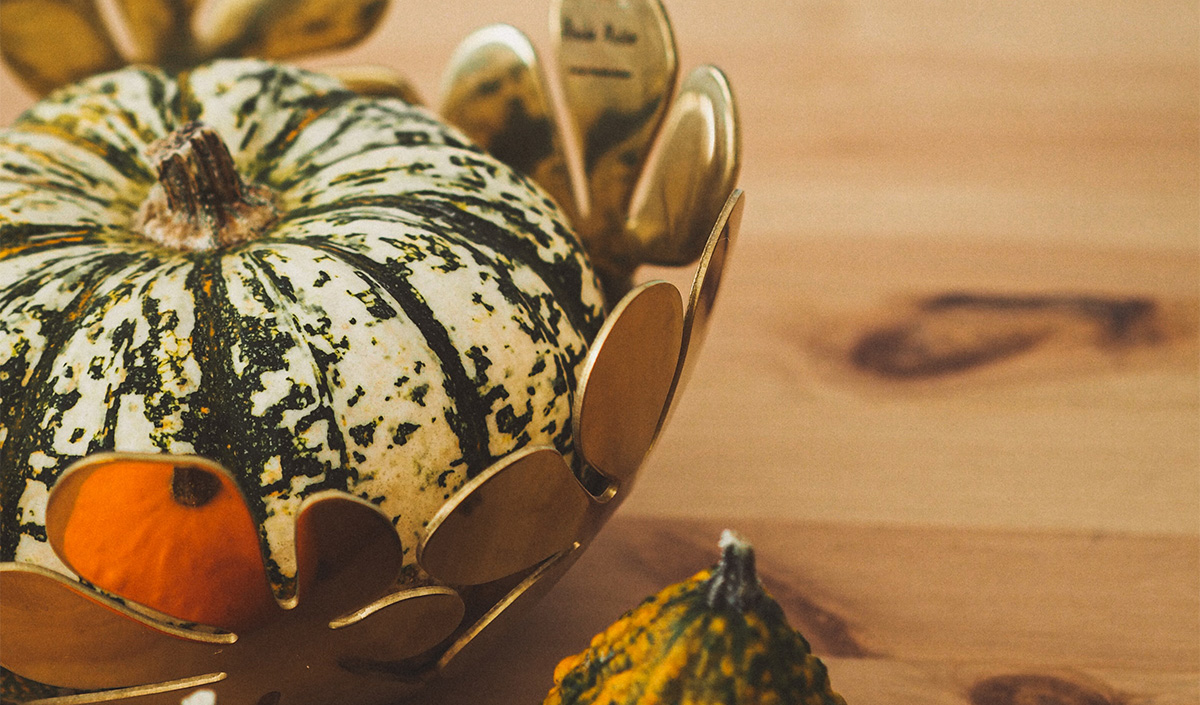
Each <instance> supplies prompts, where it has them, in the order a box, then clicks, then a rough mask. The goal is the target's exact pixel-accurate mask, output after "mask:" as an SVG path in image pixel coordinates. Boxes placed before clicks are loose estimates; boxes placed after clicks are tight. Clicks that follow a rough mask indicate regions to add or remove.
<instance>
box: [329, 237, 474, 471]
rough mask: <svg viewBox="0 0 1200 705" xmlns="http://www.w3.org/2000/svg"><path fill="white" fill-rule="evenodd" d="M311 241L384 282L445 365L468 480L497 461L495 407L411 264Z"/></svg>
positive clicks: (451, 417) (450, 415) (451, 418)
mask: <svg viewBox="0 0 1200 705" xmlns="http://www.w3.org/2000/svg"><path fill="white" fill-rule="evenodd" d="M308 244H309V246H310V247H314V248H316V249H319V250H321V251H323V252H327V253H329V254H331V255H333V256H335V257H337V258H339V259H341V260H342V261H344V262H346V263H348V264H350V265H352V266H354V267H356V268H357V269H359V270H360V271H361V274H360V276H362V277H363V278H364V280H365V281H367V282H368V283H375V284H378V285H380V286H382V287H383V289H384V290H385V291H387V292H388V294H389V295H390V296H391V297H392V299H394V300H395V301H396V302H397V303H398V304H399V305H400V308H401V309H402V310H403V311H404V315H405V316H407V317H408V319H409V320H410V321H411V322H412V323H413V325H414V326H416V327H417V329H418V330H419V331H420V332H421V335H422V337H423V338H424V339H425V343H426V345H427V346H429V349H430V350H431V351H432V352H433V354H434V355H435V356H436V357H437V359H438V360H439V362H440V363H441V365H442V369H443V372H444V373H445V382H444V387H445V389H446V393H447V394H448V395H449V396H450V398H451V399H453V400H454V409H453V410H447V412H446V422H447V423H448V424H449V426H450V428H451V429H453V431H454V433H455V435H456V436H458V439H459V448H460V450H461V452H462V457H461V460H462V461H463V462H465V463H466V466H467V478H468V479H470V478H473V477H475V476H476V475H478V474H479V473H481V472H483V471H484V469H486V468H487V467H488V466H489V465H491V464H492V462H494V460H495V458H493V457H492V455H491V451H490V449H489V438H488V424H487V419H488V416H489V415H490V411H491V410H490V408H489V405H488V404H487V403H486V401H485V400H484V399H483V398H482V397H481V396H480V395H479V391H478V388H477V387H476V386H475V383H474V381H472V380H471V378H470V376H469V375H468V374H467V371H466V368H465V367H464V366H463V363H462V359H461V357H460V355H459V352H458V349H457V348H455V347H454V344H453V343H452V342H451V340H450V334H449V331H447V330H446V327H445V326H444V325H442V323H441V322H440V321H439V320H438V318H437V316H436V314H435V313H434V312H433V310H432V309H431V308H429V305H428V303H427V302H426V301H425V299H424V298H423V297H422V296H421V294H420V292H418V291H417V290H416V289H415V288H414V287H412V286H411V285H410V284H409V283H408V282H407V277H406V276H405V275H407V274H408V273H409V272H410V270H409V268H408V266H407V265H406V264H400V263H397V265H395V266H393V268H392V269H389V268H388V267H387V266H386V265H384V264H382V263H380V262H376V261H375V260H373V259H371V258H370V257H367V256H366V255H363V254H361V253H359V252H354V251H352V250H349V249H346V248H344V247H340V246H338V245H335V244H332V243H329V242H321V243H308ZM451 464H452V465H453V463H451ZM449 469H450V468H447V470H449Z"/></svg>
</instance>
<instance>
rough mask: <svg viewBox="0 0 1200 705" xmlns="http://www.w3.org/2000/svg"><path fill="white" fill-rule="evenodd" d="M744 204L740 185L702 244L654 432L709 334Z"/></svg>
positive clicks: (687, 378)
mask: <svg viewBox="0 0 1200 705" xmlns="http://www.w3.org/2000/svg"><path fill="white" fill-rule="evenodd" d="M745 206H746V199H745V194H744V193H743V192H742V190H741V189H734V191H733V193H731V194H729V198H727V199H726V200H725V207H724V208H722V209H721V213H720V215H719V216H717V222H716V223H714V224H713V228H712V232H711V233H710V234H709V237H708V243H707V244H706V245H705V246H704V253H703V254H701V255H700V264H699V266H698V267H697V268H696V276H695V279H694V280H693V281H692V289H691V292H690V294H689V295H688V306H687V315H686V316H685V317H684V319H683V346H682V348H681V349H680V352H679V365H678V367H677V368H676V369H675V379H674V380H673V381H672V382H671V392H670V394H668V395H667V400H666V402H665V403H664V405H663V413H662V418H660V419H659V422H658V431H656V432H655V435H656V436H657V435H658V433H660V432H662V429H663V427H664V426H665V425H666V423H667V419H668V418H669V416H670V413H671V408H672V407H673V406H674V405H675V398H676V397H677V396H678V395H679V392H680V391H681V390H682V389H683V387H684V386H686V385H687V382H688V380H689V379H690V378H691V375H692V370H693V369H694V368H695V366H696V360H697V358H698V353H699V352H700V348H701V347H702V346H703V345H704V339H705V337H706V336H707V334H708V321H709V318H710V317H711V316H712V311H713V307H714V306H715V305H716V303H717V294H718V293H720V289H721V280H722V279H723V278H724V275H725V266H726V265H727V264H728V262H729V255H730V252H731V251H732V250H733V246H734V243H735V242H737V234H738V229H739V228H740V227H741V223H742V211H743V210H744V209H745Z"/></svg>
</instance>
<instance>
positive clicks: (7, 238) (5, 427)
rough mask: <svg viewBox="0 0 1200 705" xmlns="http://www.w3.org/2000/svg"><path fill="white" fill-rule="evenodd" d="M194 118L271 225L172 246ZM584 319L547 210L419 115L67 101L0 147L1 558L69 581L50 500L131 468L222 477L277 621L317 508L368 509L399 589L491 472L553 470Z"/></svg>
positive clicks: (154, 93)
mask: <svg viewBox="0 0 1200 705" xmlns="http://www.w3.org/2000/svg"><path fill="white" fill-rule="evenodd" d="M192 121H199V122H201V123H203V124H204V125H207V126H208V128H206V130H204V131H203V134H204V135H207V136H208V137H211V135H212V134H215V135H216V136H218V137H219V138H220V139H221V140H222V141H223V142H224V144H225V145H228V152H229V154H231V158H232V164H233V167H234V169H235V170H236V172H237V173H238V174H240V176H241V178H242V180H243V183H242V185H241V186H240V187H239V188H240V189H241V190H240V191H239V194H240V196H241V197H242V201H243V202H245V203H250V204H251V206H254V205H255V204H259V205H263V204H265V207H266V208H267V209H268V210H269V213H268V214H267V215H265V216H263V217H261V218H257V219H255V218H254V217H247V218H246V219H245V221H246V224H245V227H243V228H242V229H241V230H240V231H238V230H237V229H236V228H235V229H234V231H233V234H232V235H229V236H222V237H209V238H208V239H207V240H206V239H205V238H203V237H198V236H196V234H195V233H194V232H190V231H189V230H188V227H189V226H187V224H186V222H185V224H184V225H178V222H182V221H180V218H181V217H182V216H179V214H178V213H174V211H172V210H171V209H172V208H175V206H177V205H178V204H177V203H175V201H177V200H178V199H179V198H180V195H179V194H180V193H181V191H180V190H179V189H178V188H172V187H170V182H169V178H175V179H177V180H178V179H179V178H183V181H185V182H186V181H187V180H188V178H191V177H180V176H179V175H178V174H176V175H175V177H169V175H168V172H169V170H170V168H171V167H170V166H169V164H168V162H169V160H168V159H163V160H160V161H159V162H158V163H157V164H156V163H155V162H154V160H152V159H151V157H150V156H149V155H151V154H152V153H162V150H164V149H168V148H171V146H172V142H173V141H175V142H178V141H179V140H180V139H182V138H181V137H180V135H181V134H183V133H184V132H185V131H184V130H183V129H182V128H183V127H184V126H185V125H186V124H190V123H191V122H192ZM197 134H198V133H197ZM169 136H170V139H166V138H168V137H169ZM194 136H195V134H193V135H192V137H193V138H194ZM206 138H207V137H206ZM164 145H166V146H165V147H164ZM202 161H203V160H202ZM160 181H162V182H163V183H160ZM193 181H195V180H194V179H193ZM200 181H203V179H200ZM189 183H191V182H189ZM192 185H193V186H194V185H195V184H194V183H193V184H192ZM177 186H178V184H177ZM185 186H186V184H185ZM201 186H203V184H201ZM209 186H210V187H211V184H210V185H209ZM218 190H219V189H218ZM206 198H208V197H207V196H204V197H201V198H199V200H198V201H197V203H199V204H200V205H201V206H205V204H207V203H209V201H207V200H205V199H206ZM192 205H193V206H194V205H195V203H193V204H192ZM210 205H211V204H210ZM242 205H244V203H243V204H242ZM235 206H236V207H235ZM205 207H207V206H205ZM240 207H241V206H240V205H237V204H235V205H227V207H226V206H222V208H224V210H219V209H218V210H219V212H218V211H213V212H209V211H204V210H202V211H201V212H199V214H198V215H197V214H196V213H193V214H192V218H193V219H197V218H198V219H199V221H197V222H200V221H203V222H207V223H210V224H211V222H212V220H213V218H216V219H217V220H222V219H224V218H227V217H228V218H232V219H234V220H239V219H241V218H242V215H240V214H239V213H240V212H235V211H237V209H238V208H240ZM222 214H224V215H222ZM183 221H187V219H186V218H183ZM188 222H190V221H188ZM222 222H224V221H222ZM239 222H240V221H239ZM172 223H175V225H172ZM177 225H178V227H176V226H177ZM227 230H228V229H226V230H221V231H220V232H227ZM602 319H603V302H602V297H601V293H600V291H599V288H598V286H597V284H596V281H595V277H594V275H593V273H592V271H591V268H590V265H589V264H588V262H587V259H586V257H585V255H584V253H583V252H582V251H581V249H580V247H579V245H578V242H577V240H576V238H575V236H574V235H573V233H572V232H571V231H570V230H569V228H568V227H567V225H566V224H565V223H564V221H563V218H562V216H561V215H560V213H559V211H558V209H557V208H556V207H555V205H554V204H553V203H552V202H551V201H550V200H549V199H548V198H547V196H546V195H545V194H544V193H543V192H542V191H540V190H539V189H538V188H537V187H536V186H535V185H533V184H532V183H531V182H530V181H529V180H527V179H526V178H524V177H522V176H519V175H517V174H516V173H515V172H513V171H512V170H510V169H508V168H507V167H505V166H504V165H503V164H501V163H500V162H498V161H496V160H495V159H493V158H491V157H489V156H488V155H486V154H484V153H482V152H481V151H480V150H479V149H477V148H476V147H474V146H472V145H470V144H469V143H468V142H467V141H466V139H465V138H464V137H463V136H462V135H461V134H460V133H458V132H456V131H455V130H453V129H452V128H448V127H446V126H445V125H442V124H440V123H439V122H438V121H437V120H436V119H434V118H433V117H431V116H430V115H429V114H428V113H427V112H425V111H424V110H422V109H420V108H417V107H414V106H411V105H408V104H405V103H402V102H400V101H397V100H392V99H368V98H363V97H360V96H358V95H355V94H354V93H352V92H350V91H348V90H346V89H345V88H344V87H343V86H342V85H341V84H340V83H338V82H337V81H336V80H334V79H332V78H329V77H325V76H322V75H318V74H314V73H309V72H305V71H301V70H299V69H295V68H289V67H282V66H279V65H274V64H269V63H265V62H261V61H254V60H236V61H234V60H230V61H221V62H216V63H213V64H211V65H207V66H204V67H201V68H197V69H195V70H193V71H191V72H188V73H185V74H182V75H180V76H178V77H174V76H168V75H166V74H164V73H162V72H161V71H159V70H157V69H145V68H129V69H124V70H121V71H118V72H115V73H112V74H106V75H101V76H97V77H94V78H91V79H88V80H86V81H84V82H82V83H80V84H76V85H74V86H70V87H67V88H64V89H61V90H60V91H58V92H56V93H54V94H52V95H51V96H50V97H48V98H47V99H46V100H44V101H42V102H41V103H39V104H38V105H36V106H35V107H33V108H32V109H31V110H29V111H28V112H27V113H26V114H25V115H23V116H22V117H21V118H20V119H19V120H18V122H17V123H16V124H15V125H14V126H13V127H12V128H11V129H8V130H6V131H4V132H2V133H0V474H2V482H3V495H2V497H3V500H2V503H3V506H2V508H0V509H2V527H0V560H3V561H18V562H27V563H33V564H39V565H42V566H45V567H48V568H51V569H55V570H61V571H67V568H66V566H65V565H63V564H62V563H61V562H60V560H59V558H58V557H57V556H56V555H55V553H54V552H53V551H52V550H51V549H50V547H49V545H48V543H47V538H46V530H45V526H44V507H45V503H46V498H47V494H48V492H49V491H50V489H51V488H53V487H54V484H55V481H56V479H57V478H58V477H59V476H60V475H61V474H62V473H63V471H64V470H65V469H66V468H68V466H70V465H71V464H72V463H73V462H75V461H77V460H79V459H80V458H83V457H85V456H89V455H91V454H95V453H99V452H102V451H124V452H132V453H171V454H187V455H198V456H202V457H204V458H207V459H211V460H213V461H216V462H218V463H220V464H222V465H223V466H224V467H226V468H228V469H229V470H230V471H231V472H232V473H233V474H234V476H235V477H236V480H237V482H238V484H239V486H240V490H241V492H242V494H244V495H245V497H246V498H247V501H248V503H249V512H250V516H251V518H252V520H253V524H254V526H255V527H256V528H257V532H258V535H259V541H260V548H261V551H262V554H263V555H264V556H265V557H266V561H265V563H266V570H267V575H268V579H269V580H270V583H271V585H272V587H273V589H274V591H275V593H276V595H277V596H280V597H285V596H288V595H289V594H290V593H291V590H292V588H293V586H294V578H295V575H296V566H295V565H294V564H293V563H294V558H293V557H292V555H293V554H292V553H291V551H290V550H289V549H290V546H289V544H290V542H291V541H292V540H293V538H292V536H293V519H294V517H295V515H296V511H297V508H298V507H299V505H300V503H301V501H302V500H304V498H305V497H307V496H310V495H312V494H314V493H316V492H319V491H323V490H330V489H332V490H341V491H346V492H349V493H351V494H353V495H355V496H358V497H361V498H364V499H366V500H368V501H370V502H372V503H374V504H376V505H377V506H378V507H379V508H380V509H381V510H382V511H383V512H384V513H385V514H386V515H387V516H388V517H390V518H391V519H392V521H393V523H394V524H395V526H396V528H397V530H398V532H399V535H400V538H401V541H402V543H403V546H404V550H405V561H406V565H408V566H412V565H413V564H414V553H415V551H414V548H415V546H416V545H417V542H418V540H419V538H420V536H421V535H422V531H423V527H424V525H425V524H426V523H427V522H428V521H429V519H430V518H431V517H432V516H433V515H434V513H435V512H436V511H437V510H438V509H439V508H440V507H441V506H442V505H443V503H444V502H445V501H446V500H447V498H449V497H450V496H451V495H452V494H453V493H454V491H455V490H456V489H457V488H459V487H460V486H462V485H463V484H464V483H465V482H467V481H468V480H469V479H471V478H472V477H474V476H476V475H477V474H478V473H480V472H481V471H483V470H484V469H485V468H487V467H488V466H489V465H490V464H492V463H493V462H494V461H496V460H497V459H498V458H501V457H503V456H505V455H506V454H508V453H510V452H512V451H513V450H515V449H518V448H520V447H523V446H527V445H532V444H541V445H553V446H554V447H556V448H558V449H559V450H560V451H561V452H563V453H567V454H569V453H570V451H571V436H570V428H571V425H570V409H571V401H572V395H573V392H574V389H575V385H576V378H577V372H578V369H579V366H580V365H581V363H582V361H583V359H584V356H585V354H586V352H587V348H588V343H589V341H590V340H591V339H592V338H593V336H594V335H595V333H596V331H597V330H598V328H599V326H600V324H601V323H602Z"/></svg>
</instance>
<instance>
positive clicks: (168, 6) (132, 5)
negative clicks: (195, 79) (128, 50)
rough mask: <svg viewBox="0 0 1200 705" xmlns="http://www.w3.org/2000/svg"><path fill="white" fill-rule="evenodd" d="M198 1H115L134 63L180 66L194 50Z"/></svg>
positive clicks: (188, 58)
mask: <svg viewBox="0 0 1200 705" xmlns="http://www.w3.org/2000/svg"><path fill="white" fill-rule="evenodd" d="M199 4H200V0H118V6H119V7H120V8H121V12H122V14H123V15H124V18H125V26H126V27H128V29H129V35H130V36H131V37H132V39H133V41H134V44H136V51H137V53H136V55H135V56H134V57H133V58H134V59H135V60H137V61H143V62H147V63H152V64H159V65H167V66H171V65H180V64H181V63H186V62H188V61H189V60H190V58H191V57H190V54H191V52H192V51H194V49H195V47H194V46H193V41H194V40H193V37H192V26H191V23H192V13H193V12H195V11H196V8H197V6H199Z"/></svg>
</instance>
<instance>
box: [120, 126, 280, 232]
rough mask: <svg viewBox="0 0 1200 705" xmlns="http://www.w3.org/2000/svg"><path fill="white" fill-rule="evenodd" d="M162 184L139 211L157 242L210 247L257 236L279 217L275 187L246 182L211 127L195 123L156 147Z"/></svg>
mask: <svg viewBox="0 0 1200 705" xmlns="http://www.w3.org/2000/svg"><path fill="white" fill-rule="evenodd" d="M148 156H149V157H150V160H151V161H152V162H153V163H154V168H155V170H156V171H157V172H158V184H157V185H156V187H155V189H154V190H153V191H152V192H151V194H150V197H149V198H148V199H147V200H146V203H145V204H144V205H143V206H142V210H141V212H140V213H139V214H138V220H139V223H138V229H139V230H140V231H141V232H142V233H143V234H145V235H146V237H148V238H150V239H151V240H155V241H156V242H159V243H160V244H164V245H167V246H169V247H173V248H175V249H183V250H210V249H215V248H221V247H229V246H230V245H236V244H238V243H241V242H246V241H248V240H252V239H254V238H255V237H257V236H258V235H259V233H261V232H262V231H263V229H265V228H266V227H267V226H269V225H270V224H271V223H273V222H274V221H275V218H276V216H277V213H276V210H275V205H274V199H273V198H272V195H271V193H270V191H268V190H267V189H265V188H263V187H261V186H253V185H250V184H247V183H245V182H244V181H242V178H241V176H240V175H239V174H238V172H237V168H236V167H235V166H234V163H233V157H232V156H230V154H229V148H228V147H226V146H225V143H224V142H223V141H222V140H221V138H220V136H219V135H217V133H216V132H215V131H214V130H213V129H212V128H211V127H209V126H208V125H205V124H203V123H200V122H195V121H193V122H189V123H187V124H186V125H184V126H183V127H180V128H179V129H178V130H176V131H175V132H172V133H171V134H170V135H167V136H166V137H165V138H163V139H162V140H159V141H158V142H156V143H154V144H153V145H151V147H150V153H149V155H148Z"/></svg>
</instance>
